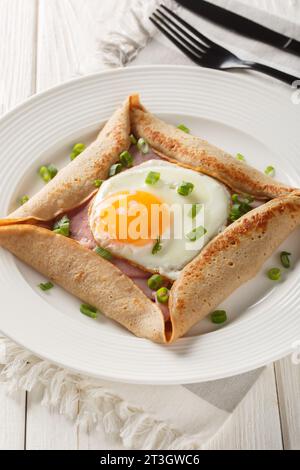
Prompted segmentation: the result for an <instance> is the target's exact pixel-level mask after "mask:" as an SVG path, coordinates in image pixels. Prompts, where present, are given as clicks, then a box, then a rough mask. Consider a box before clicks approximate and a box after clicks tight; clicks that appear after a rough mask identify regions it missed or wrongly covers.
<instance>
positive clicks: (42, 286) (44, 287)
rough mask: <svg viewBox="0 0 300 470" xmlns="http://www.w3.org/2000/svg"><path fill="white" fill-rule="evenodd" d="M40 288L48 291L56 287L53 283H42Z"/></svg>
mask: <svg viewBox="0 0 300 470" xmlns="http://www.w3.org/2000/svg"><path fill="white" fill-rule="evenodd" d="M38 287H39V288H40V289H41V290H43V291H47V290H50V289H52V287H54V285H53V284H52V282H45V283H43V282H41V284H39V285H38Z"/></svg>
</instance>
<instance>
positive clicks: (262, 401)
mask: <svg viewBox="0 0 300 470" xmlns="http://www.w3.org/2000/svg"><path fill="white" fill-rule="evenodd" d="M207 448H208V449H210V450H212V449H215V450H231V449H232V450H281V449H282V438H281V428H280V417H279V411H278V402H277V391H276V383H275V375H274V368H273V366H269V367H268V368H267V369H266V370H265V371H264V372H263V374H262V375H261V377H260V378H259V380H258V381H257V383H256V384H255V385H254V387H253V388H252V390H250V392H249V393H248V395H247V396H246V397H245V398H244V400H243V401H242V402H241V403H240V405H239V406H238V408H237V409H236V410H235V412H234V414H233V416H232V418H230V420H229V421H228V423H226V424H225V426H224V427H223V429H222V430H220V432H219V433H218V435H217V436H216V437H215V438H214V439H213V440H212V441H211V442H210V443H209V445H208V446H207Z"/></svg>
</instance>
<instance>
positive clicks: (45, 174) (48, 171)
mask: <svg viewBox="0 0 300 470" xmlns="http://www.w3.org/2000/svg"><path fill="white" fill-rule="evenodd" d="M39 175H40V176H41V178H42V179H43V180H44V181H45V183H49V181H51V180H52V178H54V176H55V175H57V168H55V166H54V165H49V166H41V167H40V169H39Z"/></svg>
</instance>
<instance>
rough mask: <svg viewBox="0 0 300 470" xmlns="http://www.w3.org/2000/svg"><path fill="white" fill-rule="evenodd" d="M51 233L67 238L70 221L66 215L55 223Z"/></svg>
mask: <svg viewBox="0 0 300 470" xmlns="http://www.w3.org/2000/svg"><path fill="white" fill-rule="evenodd" d="M53 232H55V233H57V234H58V235H63V236H64V237H68V236H69V235H70V219H69V217H68V216H67V215H64V216H63V217H62V218H61V219H60V220H58V221H57V222H55V224H54V227H53Z"/></svg>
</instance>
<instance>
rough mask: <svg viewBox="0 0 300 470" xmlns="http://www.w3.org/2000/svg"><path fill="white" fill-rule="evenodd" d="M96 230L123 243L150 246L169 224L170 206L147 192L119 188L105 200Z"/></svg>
mask: <svg viewBox="0 0 300 470" xmlns="http://www.w3.org/2000/svg"><path fill="white" fill-rule="evenodd" d="M98 209H99V221H98V223H97V231H98V233H100V234H101V236H103V237H104V238H109V239H111V240H117V241H118V242H121V243H124V244H134V245H139V246H143V245H147V244H150V243H153V241H154V240H156V239H157V238H158V237H162V236H163V234H164V233H165V232H166V231H167V230H168V228H169V226H170V211H169V208H168V205H167V204H165V203H163V202H162V201H161V199H159V198H158V197H157V196H155V195H154V194H152V193H149V192H146V191H120V192H118V193H115V194H113V195H110V196H108V197H107V198H105V199H103V201H102V202H101V204H100V206H98Z"/></svg>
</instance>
